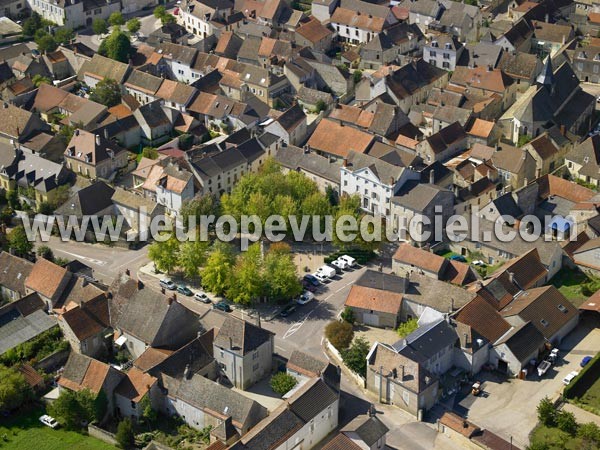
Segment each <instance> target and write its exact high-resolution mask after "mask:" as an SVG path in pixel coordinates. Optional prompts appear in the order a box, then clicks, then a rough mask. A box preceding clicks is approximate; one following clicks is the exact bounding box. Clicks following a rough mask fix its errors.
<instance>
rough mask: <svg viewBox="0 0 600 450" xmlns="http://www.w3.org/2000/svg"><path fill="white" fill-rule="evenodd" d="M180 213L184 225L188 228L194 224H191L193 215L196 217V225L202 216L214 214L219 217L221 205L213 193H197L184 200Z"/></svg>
mask: <svg viewBox="0 0 600 450" xmlns="http://www.w3.org/2000/svg"><path fill="white" fill-rule="evenodd" d="M179 215H180V217H181V220H182V222H183V226H184V227H186V228H187V227H189V226H191V225H192V224H190V218H191V216H194V217H195V218H196V219H195V225H197V226H198V225H199V221H200V217H201V216H210V215H214V216H215V217H217V216H218V215H219V205H218V203H217V199H216V197H215V196H214V195H212V194H205V195H197V196H195V197H194V198H192V199H190V200H185V201H184V202H183V204H182V205H181V209H180V210H179Z"/></svg>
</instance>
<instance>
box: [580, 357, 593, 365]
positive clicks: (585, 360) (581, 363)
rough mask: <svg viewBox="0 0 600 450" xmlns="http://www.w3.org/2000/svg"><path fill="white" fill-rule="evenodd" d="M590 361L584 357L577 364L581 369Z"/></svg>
mask: <svg viewBox="0 0 600 450" xmlns="http://www.w3.org/2000/svg"><path fill="white" fill-rule="evenodd" d="M591 360H592V357H591V356H584V357H583V359H582V360H581V362H580V363H579V365H580V366H581V367H585V366H587V364H588V363H589V362H590V361H591Z"/></svg>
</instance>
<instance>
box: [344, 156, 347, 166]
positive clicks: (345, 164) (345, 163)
mask: <svg viewBox="0 0 600 450" xmlns="http://www.w3.org/2000/svg"><path fill="white" fill-rule="evenodd" d="M344 167H348V158H344Z"/></svg>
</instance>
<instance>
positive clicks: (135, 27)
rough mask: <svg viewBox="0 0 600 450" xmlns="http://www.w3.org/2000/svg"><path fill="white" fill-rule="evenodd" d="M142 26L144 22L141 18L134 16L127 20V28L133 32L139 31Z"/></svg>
mask: <svg viewBox="0 0 600 450" xmlns="http://www.w3.org/2000/svg"><path fill="white" fill-rule="evenodd" d="M140 28H142V23H141V22H140V19H138V18H137V17H134V18H132V19H129V20H128V21H127V30H128V31H129V32H130V33H131V34H135V33H137V32H138V31H140Z"/></svg>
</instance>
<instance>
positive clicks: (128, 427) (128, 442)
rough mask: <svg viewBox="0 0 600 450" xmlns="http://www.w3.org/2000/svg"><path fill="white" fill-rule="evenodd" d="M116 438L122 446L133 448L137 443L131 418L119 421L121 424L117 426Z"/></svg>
mask: <svg viewBox="0 0 600 450" xmlns="http://www.w3.org/2000/svg"><path fill="white" fill-rule="evenodd" d="M115 439H116V440H117V442H118V443H119V446H120V447H121V448H125V449H126V448H131V447H133V446H134V444H135V435H134V433H133V424H132V423H131V419H130V418H129V417H126V418H125V419H123V420H122V421H121V422H119V426H118V427H117V434H115Z"/></svg>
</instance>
